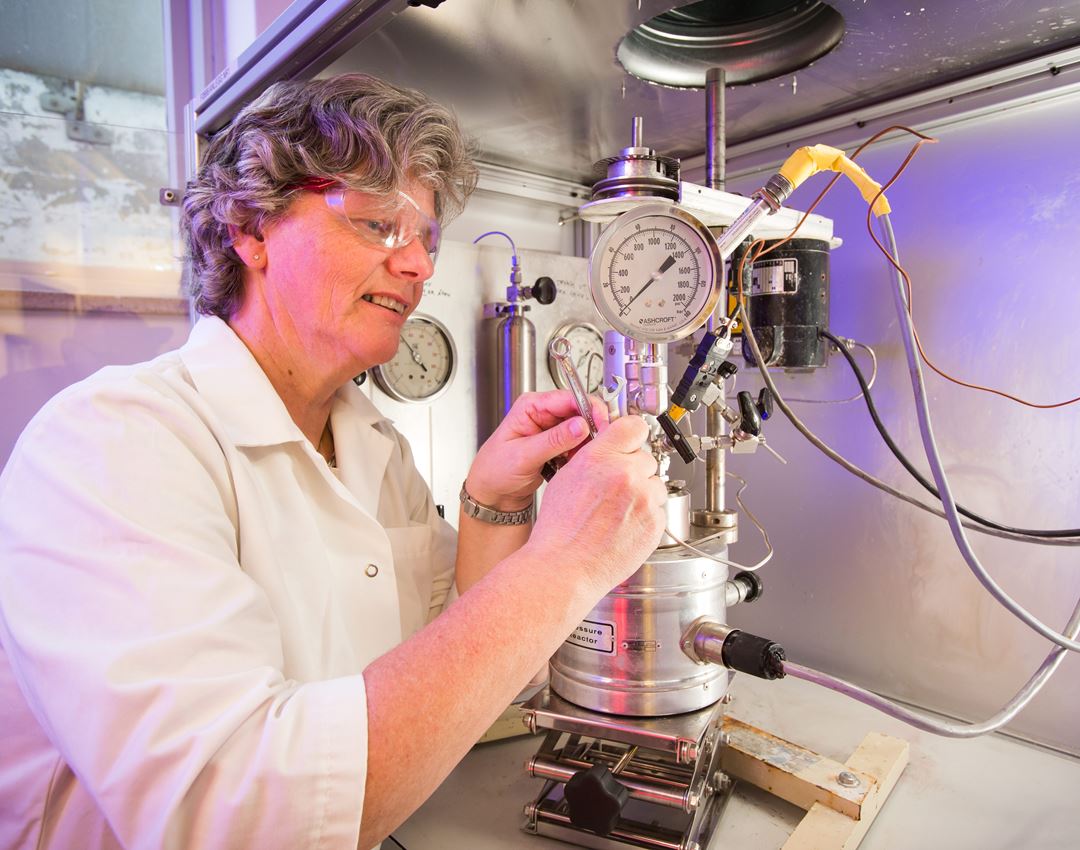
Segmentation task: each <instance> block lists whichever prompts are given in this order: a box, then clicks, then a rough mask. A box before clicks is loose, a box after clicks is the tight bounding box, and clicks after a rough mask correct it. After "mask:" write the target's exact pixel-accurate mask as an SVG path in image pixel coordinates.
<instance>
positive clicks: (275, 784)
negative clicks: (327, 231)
mask: <svg viewBox="0 0 1080 850" xmlns="http://www.w3.org/2000/svg"><path fill="white" fill-rule="evenodd" d="M331 426H332V428H333V432H334V439H335V443H336V452H337V462H338V468H337V470H336V474H335V471H334V470H331V469H330V468H329V467H328V466H327V465H326V463H325V462H324V461H323V459H322V458H321V457H320V456H319V455H318V454H317V453H316V452H315V451H314V450H313V448H312V446H311V444H310V443H309V442H308V441H307V440H306V439H305V438H304V436H303V434H302V433H301V432H300V430H299V429H298V428H297V426H296V425H295V423H294V422H293V421H292V419H291V418H290V417H289V415H288V413H287V411H286V409H285V406H284V404H283V403H282V402H281V399H280V398H279V397H278V395H277V394H276V392H275V391H274V389H273V387H272V386H271V384H270V382H269V381H268V380H267V378H266V376H265V374H264V373H263V372H262V370H261V369H260V367H259V366H258V364H257V362H256V361H255V359H254V358H253V357H252V356H251V354H250V352H248V350H247V348H246V347H245V346H244V344H243V343H242V342H241V341H240V340H239V338H238V337H236V335H235V334H234V333H233V332H232V330H231V329H230V328H229V327H228V326H227V325H226V324H225V323H224V322H222V321H220V320H218V319H213V318H204V319H201V320H200V321H199V322H198V324H197V325H196V326H195V328H194V329H193V331H192V334H191V337H190V339H189V340H188V342H187V344H185V345H184V346H183V347H182V348H180V349H179V350H178V351H175V352H171V353H168V354H165V355H162V356H161V357H159V358H157V359H156V360H153V361H151V362H150V363H145V364H140V365H138V366H133V367H112V368H108V369H104V370H102V371H101V372H98V373H97V374H96V375H93V376H92V377H90V378H88V379H87V380H86V381H83V382H82V383H80V384H77V385H75V386H73V387H70V388H68V389H67V390H65V391H64V392H62V393H60V394H59V395H58V396H57V397H56V398H55V399H53V400H52V401H51V402H49V404H47V405H46V406H45V407H44V408H43V409H42V411H41V412H40V413H39V414H38V416H37V417H35V419H34V420H33V421H32V422H31V423H30V425H29V426H28V427H27V429H26V431H25V432H24V434H23V436H22V437H21V438H20V441H19V443H18V445H17V447H16V449H15V451H14V453H13V454H12V456H11V459H10V461H9V463H8V465H7V467H6V469H5V470H4V473H3V475H2V476H0V644H2V647H3V652H2V653H0V848H5V850H6V848H15V847H17V848H24V847H25V848H37V850H48V848H65V850H67V848H75V847H77V848H87V850H90V848H115V847H133V848H158V847H167V848H196V847H197V848H217V847H221V848H224V847H229V848H236V847H257V848H260V850H272V848H279V847H280V848H289V850H299V848H342V850H353V848H355V847H356V843H357V838H358V833H359V828H360V819H361V814H362V810H363V800H364V780H365V773H366V765H367V710H366V703H365V694H364V680H363V677H362V676H361V671H362V670H363V669H364V667H365V665H367V664H368V663H369V662H370V661H372V660H373V659H374V658H376V657H377V656H379V655H381V654H382V653H384V652H386V651H387V650H389V649H391V648H392V647H394V646H395V645H397V644H398V643H400V642H401V641H402V640H403V639H404V638H405V637H408V636H409V635H410V634H412V633H413V632H415V631H416V630H417V629H419V628H420V627H421V626H423V625H424V623H425V622H426V621H428V620H430V619H431V618H432V617H434V616H435V615H436V614H437V613H438V612H439V610H440V609H441V607H442V606H443V604H444V603H445V601H446V599H447V595H448V592H449V590H450V587H451V585H452V583H453V563H454V550H455V540H454V532H453V529H452V528H451V527H450V526H449V525H448V524H447V523H446V522H444V521H443V520H442V519H440V518H439V517H438V515H437V513H436V510H435V506H434V505H433V504H432V499H431V494H430V491H429V489H428V487H427V485H426V484H425V483H424V481H423V479H422V478H421V477H420V475H419V474H418V473H417V471H416V468H415V466H414V465H413V462H412V456H411V454H410V451H409V447H408V444H407V443H406V442H405V440H404V439H403V438H402V437H401V436H400V435H399V434H398V433H397V432H396V431H395V430H394V429H393V428H392V427H391V426H390V424H389V423H388V422H387V421H386V420H385V419H384V418H383V417H382V416H380V415H379V413H378V411H377V410H376V409H375V407H374V406H373V405H372V404H371V402H370V401H369V400H368V399H366V398H365V397H364V396H363V394H362V393H361V392H360V391H359V390H358V389H357V388H356V387H355V386H353V385H352V384H351V383H350V384H349V385H348V386H346V387H343V388H342V389H341V390H339V391H338V394H337V397H336V399H335V401H334V405H333V409H332V411H331Z"/></svg>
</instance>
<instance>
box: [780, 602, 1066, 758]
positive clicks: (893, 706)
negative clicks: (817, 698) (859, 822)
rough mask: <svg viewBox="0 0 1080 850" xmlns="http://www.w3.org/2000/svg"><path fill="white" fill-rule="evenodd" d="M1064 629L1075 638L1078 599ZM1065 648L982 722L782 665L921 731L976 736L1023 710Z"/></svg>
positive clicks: (1058, 649) (1058, 648)
mask: <svg viewBox="0 0 1080 850" xmlns="http://www.w3.org/2000/svg"><path fill="white" fill-rule="evenodd" d="M1065 631H1066V633H1068V634H1069V635H1071V636H1072V637H1073V638H1075V637H1076V636H1077V632H1078V631H1080V602H1077V605H1076V607H1075V608H1074V609H1073V612H1072V616H1071V617H1070V618H1069V622H1068V623H1067V624H1066V626H1065ZM1066 652H1067V650H1066V649H1064V648H1062V647H1061V646H1055V647H1054V648H1053V649H1051V650H1050V654H1049V655H1047V656H1046V658H1045V659H1043V663H1042V664H1040V665H1039V669H1038V670H1036V671H1035V673H1034V675H1032V677H1031V678H1030V679H1028V680H1027V682H1026V683H1025V684H1024V686H1023V687H1022V688H1021V689H1020V690H1019V691H1017V692H1016V694H1015V695H1014V696H1013V698H1012V699H1011V700H1009V701H1008V702H1007V703H1005V705H1004V706H1002V708H1001V710H1000V711H999V712H998V713H997V714H995V715H994V716H993V717H991V718H990V719H988V720H984V721H982V722H981V723H949V722H947V721H940V720H935V719H934V718H932V717H928V716H926V715H925V714H920V713H918V712H915V711H911V710H910V709H908V708H906V707H904V706H902V705H900V704H899V703H896V702H893V701H892V700H889V699H886V698H885V697H882V696H878V695H877V694H875V693H873V692H872V691H868V690H866V689H865V688H861V687H859V686H858V685H855V684H852V683H851V682H848V681H846V680H844V679H840V678H837V677H836V676H830V675H829V674H828V673H822V672H821V671H820V670H814V669H812V668H810V667H804V666H803V665H801V664H795V663H793V662H791V661H784V662H783V666H784V673H785V674H787V675H789V676H794V677H795V678H796V679H804V680H805V681H807V682H813V683H814V684H815V685H821V686H822V687H825V688H829V689H830V690H834V691H837V692H838V693H841V694H844V695H845V696H848V697H851V698H852V699H854V700H858V701H859V702H861V703H863V704H865V705H868V706H870V707H871V708H876V709H877V710H878V711H881V712H883V713H885V714H887V715H889V717H893V718H896V719H897V720H900V721H902V722H904V723H907V724H908V725H909V726H914V727H915V728H916V729H921V730H922V731H923V732H931V733H933V734H934V735H941V736H943V737H946V738H976V737H978V736H979V735H985V734H987V733H988V732H996V731H997V730H998V729H1000V728H1002V727H1003V726H1005V725H1006V724H1007V723H1009V721H1011V720H1012V719H1013V718H1014V717H1016V715H1017V714H1019V713H1020V712H1021V711H1023V709H1024V708H1025V707H1026V706H1027V704H1028V703H1029V702H1031V700H1032V699H1034V698H1035V695H1036V694H1037V693H1038V692H1039V691H1041V690H1042V688H1043V685H1045V684H1046V683H1047V682H1048V681H1050V677H1051V676H1053V675H1054V673H1055V672H1056V671H1057V668H1058V667H1060V666H1061V662H1062V660H1063V659H1064V658H1065V655H1066Z"/></svg>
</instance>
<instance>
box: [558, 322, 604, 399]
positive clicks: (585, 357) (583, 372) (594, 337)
mask: <svg viewBox="0 0 1080 850" xmlns="http://www.w3.org/2000/svg"><path fill="white" fill-rule="evenodd" d="M560 336H561V337H565V339H566V340H567V342H569V343H570V362H571V363H573V364H574V367H575V368H576V369H577V372H578V376H579V377H580V378H581V383H582V384H584V385H585V391H586V392H589V393H594V392H596V391H597V390H599V388H600V386H601V385H602V384H603V383H604V336H603V334H601V333H600V331H598V330H597V329H596V328H595V327H593V326H592V325H590V324H589V323H588V322H567V323H566V324H565V325H562V326H561V327H559V328H557V329H556V331H555V333H554V334H552V337H551V338H552V339H555V338H557V337H560ZM548 371H549V372H550V373H551V380H552V381H554V382H555V386H557V387H559V388H561V389H564V390H567V389H570V385H569V383H567V380H566V376H565V375H564V374H563V372H562V369H561V368H560V367H559V363H558V361H557V360H556V359H555V358H554V357H552V356H551V353H550V351H549V352H548Z"/></svg>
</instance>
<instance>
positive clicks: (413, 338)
mask: <svg viewBox="0 0 1080 850" xmlns="http://www.w3.org/2000/svg"><path fill="white" fill-rule="evenodd" d="M456 371H457V349H456V348H455V347H454V340H453V338H452V337H451V336H450V332H449V331H448V330H447V329H446V326H445V325H444V324H443V323H442V322H440V321H438V320H436V319H433V318H431V317H430V316H422V315H420V314H419V313H416V314H414V315H413V316H411V317H410V318H409V320H408V321H406V322H405V324H404V325H403V326H402V328H401V336H400V338H399V341H398V350H397V353H396V354H395V355H394V356H393V358H392V359H391V360H390V362H389V363H384V364H382V365H381V366H375V367H373V368H372V370H371V374H372V377H373V378H375V383H376V384H378V386H379V389H380V390H382V391H383V392H384V393H386V394H387V395H388V396H390V397H391V398H393V399H396V400H397V401H402V402H406V403H417V402H421V403H422V402H430V401H434V400H435V399H437V398H438V397H439V396H441V395H442V394H443V393H444V392H446V388H447V387H449V386H450V382H451V381H452V380H453V379H454V373H455V372H456Z"/></svg>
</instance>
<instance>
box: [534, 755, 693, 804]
mask: <svg viewBox="0 0 1080 850" xmlns="http://www.w3.org/2000/svg"><path fill="white" fill-rule="evenodd" d="M525 767H526V770H527V772H528V774H529V775H530V776H535V777H538V778H540V779H554V780H556V781H557V782H568V781H570V779H572V778H573V776H574V774H575V773H577V772H578V771H579V770H588V769H589V768H590V767H592V764H591V763H590V762H587V761H578V760H577V759H567V758H561V759H554V758H545V757H543V756H541V755H539V754H537V755H535V756H533V757H532V758H531V759H529V763H528V764H527V765H526V766H525ZM619 782H620V783H621V784H622V785H624V786H625V787H626V790H627V791H629V792H630V797H631V798H632V799H634V800H645V801H647V802H649V803H657V804H658V805H661V806H667V807H669V808H672V809H680V810H681V811H684V812H686V813H688V814H690V813H692V812H693V811H694V806H693V805H691V800H690V796H691V795H690V788H689V787H688V786H687V785H683V784H677V783H665V784H661V783H659V782H653V781H650V780H649V779H648V778H646V777H644V776H634V774H633V772H630V773H627V772H626V771H623V772H622V773H620V774H619ZM693 802H694V803H696V802H697V800H696V799H695V800H694V801H693Z"/></svg>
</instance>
